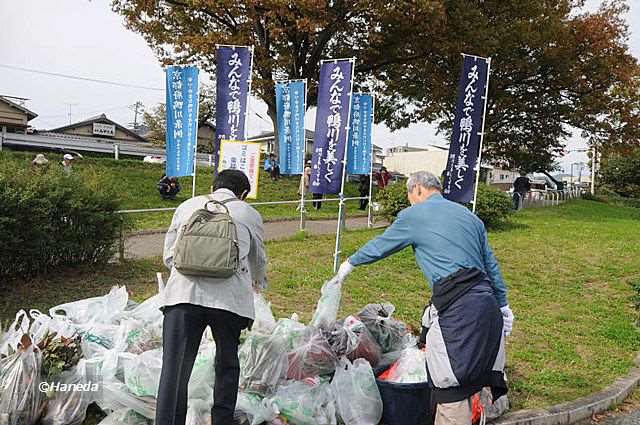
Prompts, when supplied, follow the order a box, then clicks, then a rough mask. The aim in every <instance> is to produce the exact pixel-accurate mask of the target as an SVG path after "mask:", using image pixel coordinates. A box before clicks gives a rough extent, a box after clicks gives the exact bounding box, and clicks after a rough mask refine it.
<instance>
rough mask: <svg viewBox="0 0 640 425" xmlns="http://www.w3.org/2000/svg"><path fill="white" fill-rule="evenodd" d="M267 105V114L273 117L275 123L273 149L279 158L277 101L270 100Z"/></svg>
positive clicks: (272, 120)
mask: <svg viewBox="0 0 640 425" xmlns="http://www.w3.org/2000/svg"><path fill="white" fill-rule="evenodd" d="M274 100H275V99H274ZM267 106H268V109H267V115H269V118H271V122H272V123H273V150H272V153H273V154H274V155H275V156H276V158H279V157H280V144H279V143H278V114H277V112H276V105H275V103H271V102H268V103H267Z"/></svg>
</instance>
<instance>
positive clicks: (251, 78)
mask: <svg viewBox="0 0 640 425" xmlns="http://www.w3.org/2000/svg"><path fill="white" fill-rule="evenodd" d="M249 51H250V52H251V62H250V64H249V88H248V89H247V108H246V110H245V112H244V131H243V133H244V134H243V136H244V139H243V140H247V136H248V133H249V128H248V126H249V104H250V103H251V82H252V80H253V55H254V46H251V47H250V48H249ZM258 169H260V167H258Z"/></svg>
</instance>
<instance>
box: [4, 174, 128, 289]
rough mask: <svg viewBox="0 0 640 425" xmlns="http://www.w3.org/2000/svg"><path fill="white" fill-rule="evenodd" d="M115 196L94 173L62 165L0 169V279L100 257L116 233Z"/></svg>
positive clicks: (109, 252) (108, 252)
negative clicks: (90, 178)
mask: <svg viewBox="0 0 640 425" xmlns="http://www.w3.org/2000/svg"><path fill="white" fill-rule="evenodd" d="M117 209H118V201H117V200H116V197H115V196H114V192H113V190H110V189H109V188H107V187H103V183H101V182H100V181H99V180H98V179H95V180H93V181H87V180H83V179H82V178H81V177H79V176H76V175H73V174H71V175H69V176H68V175H65V174H64V172H63V171H62V170H61V169H60V167H51V168H49V169H44V170H34V169H28V168H27V169H21V168H18V167H16V168H15V169H4V170H2V173H1V174H0V235H2V239H3V241H2V243H1V244H0V281H2V280H5V279H9V278H17V277H20V278H25V277H30V276H33V275H35V274H38V273H42V272H47V271H51V270H52V268H54V267H57V266H61V265H76V264H81V263H104V262H106V261H108V260H109V259H110V258H112V255H113V247H114V245H115V242H116V240H117V238H118V236H119V227H120V218H119V216H118V215H117V214H114V211H116V210H117Z"/></svg>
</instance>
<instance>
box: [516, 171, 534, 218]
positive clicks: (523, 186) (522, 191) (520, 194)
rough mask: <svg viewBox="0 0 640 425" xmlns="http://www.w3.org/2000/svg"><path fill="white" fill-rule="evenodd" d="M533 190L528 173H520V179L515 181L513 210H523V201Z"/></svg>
mask: <svg viewBox="0 0 640 425" xmlns="http://www.w3.org/2000/svg"><path fill="white" fill-rule="evenodd" d="M530 190H531V180H529V177H527V174H526V173H520V177H518V178H517V179H515V180H514V181H513V209H514V210H519V209H520V208H522V201H523V200H524V197H525V196H527V193H529V191H530Z"/></svg>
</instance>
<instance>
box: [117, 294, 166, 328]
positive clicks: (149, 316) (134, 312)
mask: <svg viewBox="0 0 640 425" xmlns="http://www.w3.org/2000/svg"><path fill="white" fill-rule="evenodd" d="M161 305H162V297H161V296H160V294H156V295H154V296H152V297H150V298H147V299H146V300H144V301H143V302H142V303H140V304H137V305H135V307H134V308H133V309H130V310H126V311H123V312H122V313H120V314H118V315H116V316H115V318H116V319H120V320H122V319H134V320H138V321H141V322H144V323H162V319H163V315H162V311H161V310H160V307H161Z"/></svg>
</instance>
